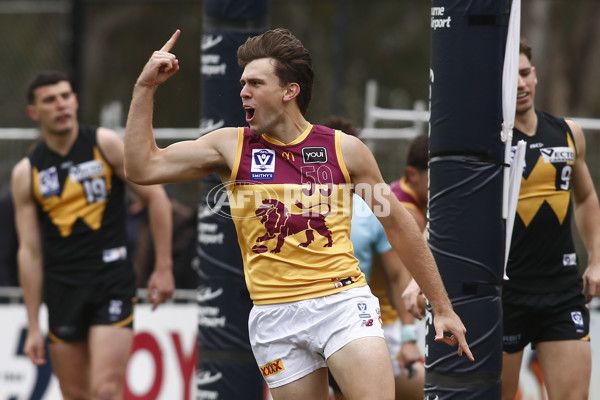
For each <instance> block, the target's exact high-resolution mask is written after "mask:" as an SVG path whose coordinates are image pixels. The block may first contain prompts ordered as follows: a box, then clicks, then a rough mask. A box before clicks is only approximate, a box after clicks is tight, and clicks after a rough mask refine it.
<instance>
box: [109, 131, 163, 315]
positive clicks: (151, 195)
mask: <svg viewBox="0 0 600 400" xmlns="http://www.w3.org/2000/svg"><path fill="white" fill-rule="evenodd" d="M97 135H98V144H99V146H100V148H101V149H102V152H103V153H104V155H105V156H106V157H107V159H108V161H109V162H110V163H111V165H112V166H113V167H114V170H115V173H116V174H117V176H119V177H120V178H121V179H123V180H124V182H125V183H126V184H127V186H128V187H129V189H131V190H132V191H133V192H134V193H135V194H136V195H137V196H138V197H139V198H140V199H141V200H142V202H144V204H146V205H147V206H148V216H149V220H150V230H151V232H152V239H153V243H154V246H153V247H154V260H155V263H154V270H153V273H152V275H150V278H149V279H148V287H147V289H148V300H149V301H150V302H151V303H152V309H153V310H154V309H156V307H158V305H159V304H160V303H163V302H165V301H167V300H168V299H170V298H171V296H172V295H173V292H174V291H175V278H174V277H173V251H172V246H173V214H172V212H171V202H170V201H169V198H168V197H167V193H166V192H165V191H164V189H163V188H162V186H160V185H150V186H142V185H137V184H135V183H133V182H131V181H128V180H127V179H125V169H124V168H125V167H124V144H123V139H122V138H121V137H120V136H119V135H118V134H117V133H116V132H115V131H113V130H110V129H106V128H98V133H97Z"/></svg>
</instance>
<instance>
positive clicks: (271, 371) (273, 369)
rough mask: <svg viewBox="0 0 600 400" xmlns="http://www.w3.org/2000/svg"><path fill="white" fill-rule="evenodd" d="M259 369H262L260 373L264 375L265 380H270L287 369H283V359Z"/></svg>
mask: <svg viewBox="0 0 600 400" xmlns="http://www.w3.org/2000/svg"><path fill="white" fill-rule="evenodd" d="M259 368H260V372H261V373H262V375H263V376H264V377H265V378H268V377H269V376H273V375H275V374H278V373H280V372H281V371H283V370H285V368H284V367H283V362H282V361H281V358H280V359H278V360H275V361H273V362H270V363H268V364H265V365H263V366H262V367H259Z"/></svg>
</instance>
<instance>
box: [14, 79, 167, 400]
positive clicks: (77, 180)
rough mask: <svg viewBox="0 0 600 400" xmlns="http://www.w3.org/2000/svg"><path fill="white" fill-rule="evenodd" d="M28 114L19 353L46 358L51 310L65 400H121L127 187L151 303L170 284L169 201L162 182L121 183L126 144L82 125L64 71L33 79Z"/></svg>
mask: <svg viewBox="0 0 600 400" xmlns="http://www.w3.org/2000/svg"><path fill="white" fill-rule="evenodd" d="M27 100H28V104H29V105H28V107H27V111H28V113H29V116H30V117H31V118H32V119H33V120H34V121H36V122H38V123H39V124H40V130H41V134H42V140H40V142H39V143H38V144H37V145H36V146H35V147H34V149H33V150H32V151H31V152H30V153H29V154H28V155H27V157H25V158H23V159H22V160H21V161H20V162H19V163H17V165H16V166H15V167H14V168H13V172H12V179H11V183H12V193H13V202H14V204H15V221H16V226H17V231H18V236H19V253H18V263H19V276H20V283H21V286H22V288H23V296H24V301H25V306H26V309H27V318H28V329H27V338H26V340H25V346H24V352H25V354H26V355H27V356H29V358H30V359H31V360H32V361H33V363H34V364H36V365H43V364H45V363H46V362H47V359H46V354H45V346H44V344H45V343H44V337H43V335H42V332H41V330H40V326H39V322H38V312H39V309H40V306H41V303H42V299H43V301H44V302H45V303H46V305H47V308H48V318H49V331H48V336H49V339H50V344H49V346H48V349H49V351H50V355H51V358H52V368H53V370H54V372H55V374H56V376H57V378H58V380H59V383H60V389H61V392H62V395H63V397H64V398H67V399H75V398H77V399H84V398H110V399H120V398H122V385H123V381H124V376H125V370H126V367H127V360H128V358H129V354H130V352H131V347H132V343H133V330H132V327H133V305H134V302H135V286H134V272H133V268H132V265H131V262H130V259H129V257H128V254H127V234H126V228H125V220H126V203H125V190H126V185H127V187H129V188H130V189H131V190H132V191H134V192H135V194H136V195H138V197H139V198H140V199H142V201H143V202H144V203H146V204H147V205H148V210H149V215H150V220H151V227H152V228H151V229H152V234H153V238H154V244H155V246H154V248H155V260H156V263H155V269H154V273H153V274H152V275H151V276H150V279H149V280H148V293H149V299H150V301H152V303H153V305H154V307H155V308H156V306H158V304H160V303H162V302H163V301H165V300H167V299H168V298H170V297H171V295H172V293H173V290H174V288H175V285H174V279H173V273H172V267H173V261H172V252H171V236H172V221H171V218H172V217H171V205H170V202H169V199H168V197H167V195H166V193H165V191H164V189H163V188H162V187H160V186H153V187H143V186H139V185H135V184H133V183H130V182H128V181H127V180H126V179H125V171H124V167H123V165H124V151H123V150H124V144H123V139H122V138H121V137H120V136H119V135H118V134H117V133H116V132H114V131H111V130H109V129H105V128H92V127H88V126H83V125H80V124H79V122H78V121H77V117H76V115H77V108H78V102H77V96H76V95H75V93H74V92H73V90H72V87H71V83H70V82H69V79H68V77H67V76H66V75H64V74H62V73H60V72H54V71H48V72H43V73H40V74H38V75H37V76H36V77H35V78H34V79H33V80H32V82H31V83H30V84H29V86H28V88H27Z"/></svg>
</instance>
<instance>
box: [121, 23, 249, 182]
mask: <svg viewBox="0 0 600 400" xmlns="http://www.w3.org/2000/svg"><path fill="white" fill-rule="evenodd" d="M180 34H181V33H180V31H179V30H177V31H176V32H175V33H174V34H173V36H171V38H170V39H169V40H168V41H167V43H165V45H164V46H163V47H162V48H161V49H160V50H158V51H155V52H154V53H153V54H152V56H151V57H150V59H149V60H148V62H147V63H146V65H145V66H144V69H143V70H142V72H141V74H140V76H139V77H138V79H137V81H136V83H135V86H134V88H133V95H132V99H131V105H130V108H129V115H128V117H127V124H126V127H125V173H126V176H127V178H128V179H129V180H131V181H132V182H135V183H138V184H144V185H148V184H156V183H170V182H183V181H189V180H193V179H197V178H201V177H203V176H205V175H208V174H210V173H213V172H218V173H219V174H220V175H221V176H222V177H223V176H227V170H230V169H231V166H232V165H231V164H232V162H233V158H234V155H235V146H236V143H237V129H235V128H223V129H220V130H218V131H215V132H212V133H211V134H208V135H205V136H203V137H201V138H199V139H197V140H194V141H191V140H188V141H182V142H177V143H174V144H172V145H170V146H168V147H166V148H164V149H161V148H159V147H158V146H157V144H156V141H155V139H154V132H153V129H152V115H153V109H154V92H155V91H156V89H157V88H158V86H159V85H161V84H162V83H164V82H166V81H167V80H168V79H169V78H171V77H172V76H173V75H174V74H175V73H176V72H177V71H178V70H179V61H178V60H177V57H175V55H174V54H172V53H170V51H171V49H172V48H173V46H174V45H175V42H176V41H177V39H178V38H179V35H180ZM174 101H175V99H174ZM240 107H241V102H240Z"/></svg>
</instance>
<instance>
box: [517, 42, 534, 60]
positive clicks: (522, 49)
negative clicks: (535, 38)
mask: <svg viewBox="0 0 600 400" xmlns="http://www.w3.org/2000/svg"><path fill="white" fill-rule="evenodd" d="M519 54H525V57H527V59H528V60H529V61H531V58H532V57H533V52H532V50H531V46H530V45H529V44H528V43H527V40H525V39H521V42H520V43H519Z"/></svg>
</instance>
